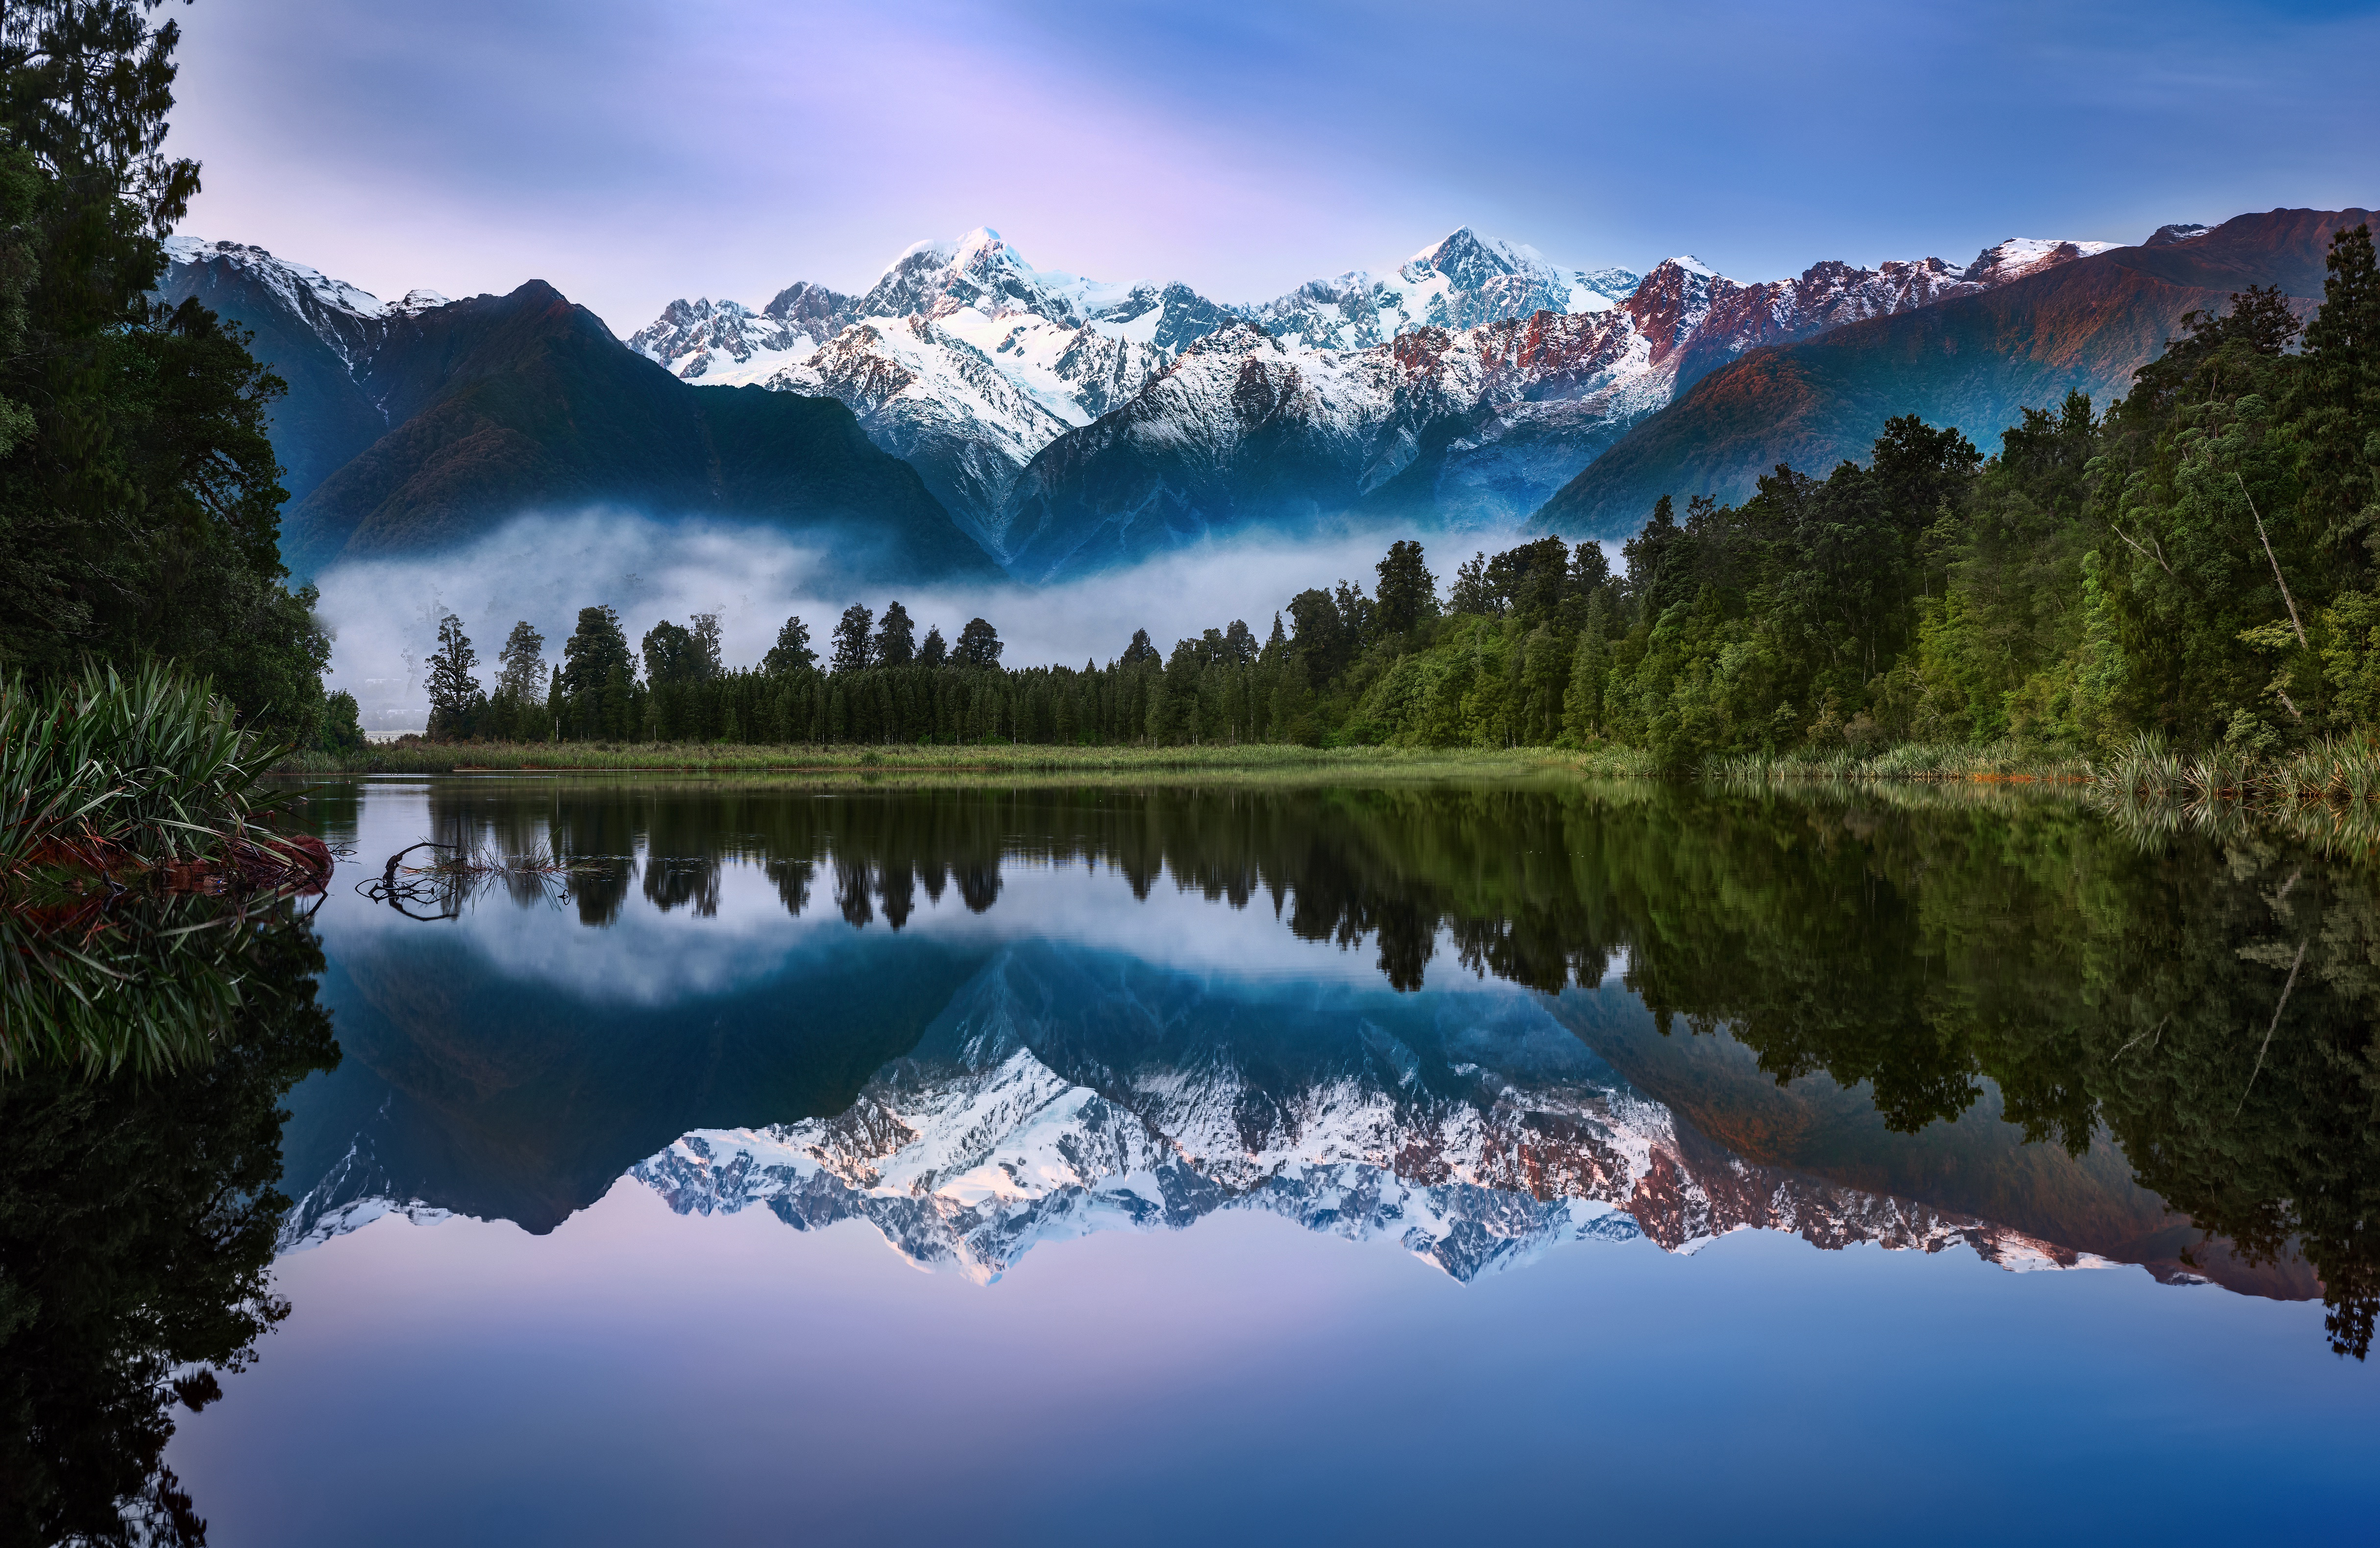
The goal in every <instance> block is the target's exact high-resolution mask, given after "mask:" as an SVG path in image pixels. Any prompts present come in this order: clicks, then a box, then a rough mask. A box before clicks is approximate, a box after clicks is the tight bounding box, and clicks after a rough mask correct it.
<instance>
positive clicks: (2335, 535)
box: [431, 226, 2380, 769]
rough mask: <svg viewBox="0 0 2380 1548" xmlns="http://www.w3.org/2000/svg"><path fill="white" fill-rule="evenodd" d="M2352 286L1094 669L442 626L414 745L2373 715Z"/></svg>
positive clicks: (2262, 295)
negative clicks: (1686, 493)
mask: <svg viewBox="0 0 2380 1548" xmlns="http://www.w3.org/2000/svg"><path fill="white" fill-rule="evenodd" d="M2375 470H2380V277H2375V274H2374V253H2373V245H2372V240H2371V236H2370V234H2369V232H2368V231H2367V230H2366V229H2365V228H2364V227H2362V226H2353V227H2350V228H2347V229H2345V230H2342V231H2340V232H2339V233H2338V234H2337V236H2336V237H2335V239H2334V241H2333V243H2332V245H2331V250H2330V253H2329V257H2328V274H2327V279H2326V283H2325V296H2324V300H2323V302H2322V304H2321V306H2320V308H2319V310H2318V311H2316V313H2315V314H2314V316H2313V319H2312V320H2311V321H2310V322H2304V323H2301V320H2300V319H2299V318H2298V316H2297V315H2296V313H2295V312H2294V311H2293V310H2292V308H2291V305H2290V303H2289V300H2288V298H2287V297H2285V296H2281V295H2280V294H2279V293H2278V292H2277V291H2275V290H2271V289H2250V290H2248V291H2244V292H2241V293H2240V294H2239V295H2236V296H2233V297H2232V300H2231V305H2230V306H2229V307H2228V308H2227V309H2226V310H2224V311H2223V312H2221V313H2220V314H2204V313H2192V314H2190V315H2189V316H2188V317H2186V318H2184V319H2183V320H2182V333H2181V336H2180V337H2179V338H2177V339H2174V340H2170V341H2168V347H2167V349H2166V351H2165V353H2164V354H2163V356H2162V357H2160V358H2159V359H2158V360H2156V361H2155V363H2154V364H2152V365H2150V366H2149V367H2147V368H2145V369H2143V370H2142V372H2141V373H2140V375H2139V378H2138V380H2137V381H2136V382H2135V384H2134V386H2133V388H2132V390H2131V393H2129V394H2127V395H2126V396H2125V397H2123V398H2122V399H2120V400H2119V401H2117V402H2116V403H2114V404H2113V405H2109V406H2108V407H2107V410H2106V411H2105V412H2104V413H2101V412H2100V411H2099V410H2098V408H2097V406H2096V405H2094V404H2093V402H2092V401H2091V400H2090V399H2089V398H2087V397H2085V396H2083V394H2081V393H2070V394H2069V395H2068V397H2067V398H2066V400H2065V401H2064V402H2063V403H2062V404H2059V405H2057V406H2056V407H2055V408H2052V409H2042V408H2028V409H2026V410H2024V411H2023V414H2022V420H2021V422H2020V423H2019V424H2017V425H2016V426H2014V427H2012V428H2011V429H2008V430H2007V431H2005V432H2004V433H2003V434H2002V436H2001V437H2000V447H1999V450H1998V453H1997V454H1994V455H1992V456H1989V457H1986V456H1985V455H1984V454H1982V453H1981V452H1979V451H1978V450H1977V449H1976V447H1975V446H1974V445H1973V443H1971V442H1970V441H1968V440H1967V438H1966V437H1965V436H1964V435H1962V434H1961V432H1960V431H1959V430H1957V429H1952V428H1936V427H1933V426H1929V425H1927V424H1925V423H1924V422H1923V421H1922V420H1920V419H1918V418H1917V417H1914V416H1903V417H1900V418H1897V419H1893V420H1891V421H1890V422H1889V423H1888V424H1887V426H1886V427H1885V430H1884V433H1883V434H1882V435H1881V436H1879V437H1878V438H1877V440H1876V442H1875V445H1874V448H1873V451H1872V454H1871V455H1870V457H1869V459H1868V461H1867V462H1866V463H1865V464H1864V465H1862V464H1858V463H1853V462H1849V461H1846V462H1843V463H1842V464H1840V466H1837V467H1836V468H1834V469H1833V471H1831V472H1830V473H1828V475H1827V476H1826V477H1824V478H1817V477H1815V476H1813V475H1810V474H1806V473H1803V472H1801V471H1799V470H1797V469H1794V468H1792V467H1790V466H1779V467H1778V468H1777V470H1776V471H1775V472H1774V473H1773V474H1771V475H1769V476H1768V477H1767V478H1762V479H1760V480H1759V484H1758V488H1757V491H1756V492H1755V494H1754V495H1753V496H1752V497H1751V498H1749V499H1747V500H1745V501H1743V502H1742V503H1741V504H1737V505H1722V504H1719V503H1718V502H1715V501H1713V500H1710V499H1708V498H1706V497H1695V498H1693V499H1690V500H1689V501H1688V502H1686V505H1685V509H1684V510H1683V512H1682V513H1681V512H1680V511H1679V510H1678V508H1677V506H1676V503H1675V502H1673V501H1672V500H1671V499H1670V498H1669V497H1667V496H1664V497H1663V498H1662V499H1661V500H1660V501H1659V502H1658V504H1657V505H1656V506H1655V508H1654V510H1653V511H1652V513H1651V514H1650V517H1649V519H1648V520H1647V522H1646V524H1645V527H1644V528H1643V530H1642V531H1640V532H1639V533H1638V534H1637V535H1636V536H1635V537H1634V538H1631V539H1630V540H1629V541H1628V542H1627V543H1626V544H1625V545H1624V547H1623V549H1622V550H1621V560H1622V562H1621V567H1620V568H1619V569H1618V570H1614V569H1613V568H1612V567H1611V565H1610V563H1609V560H1608V557H1607V555H1606V553H1605V550H1603V548H1602V547H1601V546H1599V545H1597V544H1596V543H1592V542H1583V543H1578V544H1575V545H1573V544H1571V543H1568V542H1566V541H1564V540H1563V539H1562V538H1558V537H1547V538H1539V539H1537V540H1536V541H1533V542H1527V543H1523V544H1521V545H1519V546H1517V547H1514V548H1512V549H1508V550H1504V551H1502V552H1500V553H1496V554H1493V555H1490V554H1488V553H1487V552H1485V551H1481V552H1478V553H1475V554H1474V555H1473V556H1472V557H1471V558H1470V559H1468V560H1466V561H1463V562H1461V563H1460V564H1459V565H1457V566H1456V568H1455V570H1454V573H1453V574H1452V576H1451V579H1450V581H1449V582H1448V584H1447V585H1446V586H1445V587H1443V590H1442V592H1441V587H1440V584H1439V577H1438V575H1437V574H1434V573H1433V572H1432V570H1431V569H1430V567H1429V564H1428V562H1427V558H1426V555H1425V553H1424V550H1423V549H1422V546H1421V544H1420V543H1419V542H1417V541H1413V540H1405V541H1400V542H1397V543H1395V544H1392V545H1391V546H1390V549H1389V550H1388V552H1387V554H1386V555H1385V556H1384V557H1383V558H1382V559H1381V560H1380V562H1378V565H1376V566H1375V575H1374V586H1373V589H1372V591H1371V592H1370V594H1369V595H1366V591H1365V589H1364V587H1362V586H1360V585H1351V584H1349V583H1348V582H1346V581H1342V582H1340V583H1339V584H1338V585H1337V586H1336V587H1332V588H1329V589H1324V588H1315V589H1310V590H1306V591H1303V592H1300V593H1298V594H1297V595H1296V596H1294V597H1292V598H1290V599H1288V601H1287V602H1286V603H1285V604H1284V605H1283V607H1282V608H1281V611H1278V612H1276V613H1275V614H1274V616H1273V619H1272V621H1271V626H1270V629H1269V632H1268V633H1267V634H1266V635H1264V636H1263V637H1262V638H1259V637H1258V635H1257V632H1256V631H1255V630H1253V629H1251V628H1250V627H1249V625H1248V624H1247V623H1246V622H1245V621H1244V620H1234V621H1233V622H1232V623H1229V624H1226V625H1223V626H1220V627H1217V628H1210V629H1208V630H1206V631H1204V632H1203V633H1202V634H1201V635H1199V636H1198V637H1196V638H1194V639H1182V640H1178V641H1176V642H1175V643H1174V645H1173V647H1172V649H1171V650H1170V651H1163V650H1160V648H1159V647H1157V646H1156V644H1155V643H1154V642H1153V641H1152V640H1151V639H1150V638H1149V636H1148V634H1147V631H1146V630H1141V631H1138V632H1136V633H1135V635H1134V636H1133V638H1132V640H1131V641H1130V643H1129V644H1127V645H1126V646H1125V647H1124V648H1123V651H1122V652H1121V653H1120V654H1119V655H1117V656H1115V657H1114V658H1111V659H1110V660H1109V661H1108V662H1107V663H1106V664H1105V665H1099V664H1098V663H1096V662H1086V663H1084V665H1083V666H1082V667H1081V668H1079V669H1077V668H1073V667H1068V666H1035V667H1011V666H1004V665H1002V661H1001V642H1000V638H999V635H998V632H997V631H996V630H995V629H993V627H992V626H991V625H990V623H987V622H985V621H984V620H982V619H980V618H978V619H976V620H973V621H972V622H970V623H968V624H967V625H966V627H965V629H964V630H962V631H961V632H960V635H959V637H958V639H957V641H956V642H955V643H946V642H945V641H944V640H943V638H942V635H941V631H940V630H939V629H930V630H929V631H928V632H927V634H926V635H925V637H924V639H923V640H922V641H920V640H918V639H917V632H916V624H915V623H914V621H913V620H912V619H911V618H910V617H909V614H908V613H907V611H905V609H904V608H903V607H902V605H901V604H900V603H898V602H893V603H892V604H891V605H890V606H888V607H887V608H886V609H885V610H884V613H883V615H882V617H881V618H878V617H877V616H876V615H875V614H873V613H872V612H871V611H869V610H868V608H866V607H864V606H858V605H854V606H852V607H850V608H848V609H846V610H845V611H844V613H843V615H842V617H841V618H840V619H839V620H838V621H837V622H836V623H835V624H834V626H833V628H832V631H831V634H830V637H829V641H828V651H827V654H826V656H825V658H824V659H820V654H819V652H818V651H817V650H815V649H813V648H812V646H811V643H810V641H811V635H810V632H809V629H808V627H807V624H806V623H804V622H803V621H802V620H801V619H799V618H793V619H789V620H787V621H786V623H785V624H784V627H783V631H782V632H781V634H780V635H779V638H778V642H777V644H776V646H775V647H773V648H771V650H770V651H769V652H768V653H767V655H766V656H765V657H764V658H763V659H762V660H761V661H759V663H757V664H756V665H754V666H751V667H748V668H740V669H729V668H727V667H725V666H723V665H722V662H721V661H720V659H719V635H718V620H717V619H716V618H715V617H713V616H711V615H709V614H698V615H696V616H695V618H694V619H693V620H692V621H691V622H690V624H688V625H680V624H678V623H674V622H669V621H663V622H662V623H656V624H655V625H654V626H653V628H652V629H651V630H650V632H648V633H647V634H646V635H644V636H643V638H642V640H641V642H640V644H639V647H638V648H637V649H633V650H632V649H631V648H630V646H629V642H628V639H627V636H626V634H625V631H624V630H623V628H622V626H621V623H620V621H619V619H618V618H617V616H616V615H615V614H614V613H613V611H612V610H610V609H608V608H601V607H598V608H589V609H586V610H584V611H581V612H580V614H579V617H578V623H577V629H576V631H575V632H574V633H573V634H572V635H571V636H570V639H569V641H568V642H567V643H566V644H565V647H564V650H563V658H564V659H563V663H562V665H560V666H559V667H551V668H550V667H547V666H545V665H544V664H543V662H542V658H541V657H540V654H539V652H540V649H541V647H542V643H543V642H542V640H541V639H540V636H539V635H538V634H537V631H536V630H534V629H533V628H531V627H530V625H529V624H528V623H517V624H516V625H514V628H513V631H512V633H511V635H509V636H508V637H507V639H506V642H505V645H504V649H503V651H502V652H501V654H500V657H499V660H498V663H497V671H496V676H495V686H494V688H493V689H492V691H483V690H482V688H481V685H480V683H479V682H478V679H477V677H476V676H475V675H474V670H473V669H474V662H475V660H476V658H475V656H474V655H473V654H472V650H471V647H470V643H469V641H468V638H467V637H466V636H465V635H464V634H463V625H462V624H461V623H460V622H459V621H458V620H455V619H453V618H451V617H450V618H449V619H448V620H447V621H446V623H445V624H444V626H443V629H442V633H441V637H440V647H439V651H438V653H437V654H436V655H435V656H433V657H432V659H431V702H432V705H433V716H432V721H431V734H432V735H434V736H488V737H495V738H507V739H528V740H537V739H540V738H545V737H555V738H567V739H583V740H601V741H622V742H625V741H638V740H644V741H727V742H745V743H774V742H794V743H810V744H868V743H895V742H898V743H936V744H962V743H968V742H981V741H987V740H998V741H1013V742H1022V743H1034V744H1108V745H1114V744H1152V745H1167V744H1203V743H1233V742H1291V743H1308V744H1331V745H1356V744H1390V745H1399V746H1439V747H1488V748H1494V747H1520V746H1560V747H1577V748H1588V747H1594V746H1598V745H1618V746H1624V747H1633V748H1643V749H1647V750H1650V751H1651V752H1653V753H1654V754H1655V755H1656V756H1657V757H1658V760H1659V761H1660V762H1661V764H1662V765H1663V766H1665V767H1669V768H1681V769H1683V768H1695V767H1698V766H1700V765H1702V764H1703V763H1705V762H1706V761H1707V760H1708V759H1709V758H1711V757H1712V756H1718V755H1729V754H1744V753H1762V754H1788V753H1796V752H1808V751H1822V752H1823V751H1827V750H1829V749H1848V750H1852V751H1871V750H1875V749H1878V748H1881V747H1883V746H1886V745H1889V744H1896V743H1901V742H1908V741H1923V742H1931V743H1942V744H1983V743H1992V742H1998V741H2002V740H2012V741H2015V742H2017V743H2020V744H2024V745H2026V746H2028V747H2031V748H2034V749H2039V750H2045V751H2063V752H2083V753H2087V752H2093V751H2098V750H2102V749H2105V748H2107V747H2109V746H2111V745H2113V744H2117V743H2119V742H2120V741H2123V740H2125V739H2127V738H2130V737H2132V736H2135V735H2139V734H2141V733H2151V734H2155V735H2158V736H2161V737H2163V738H2165V739H2167V740H2168V742H2170V743H2172V744H2178V745H2180V746H2183V747H2187V748H2208V747H2213V746H2217V745H2224V746H2230V747H2235V748H2238V749H2240V750H2242V751H2244V752H2246V753H2249V754H2253V755H2262V754H2268V753H2273V752H2277V751H2280V750H2285V749H2286V748H2288V747H2289V746H2292V745H2296V744H2303V743H2305V742H2307V741H2309V740H2311V739H2314V738H2318V737H2322V736H2325V735H2334V734H2349V735H2354V736H2362V735H2363V734H2365V733H2367V732H2369V731H2370V730H2371V729H2372V728H2373V727H2374V725H2375V723H2380V571H2375V564H2380V560H2375V545H2380V498H2375V484H2374V477H2375Z"/></svg>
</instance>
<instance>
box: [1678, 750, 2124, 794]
mask: <svg viewBox="0 0 2380 1548" xmlns="http://www.w3.org/2000/svg"><path fill="white" fill-rule="evenodd" d="M1702 772H1703V775H1704V777H1705V778H1706V779H1712V780H1723V781H1727V782H1730V783H1736V782H1743V783H1752V784H1765V783H1768V782H1770V781H1776V780H1850V781H1863V780H1877V781H1903V780H1915V781H1920V782H1944V783H1956V782H1959V781H1961V780H1983V781H1986V782H2008V783H2020V782H2033V781H2037V782H2045V783H2051V784H2083V783H2087V782H2089V781H2090V780H2092V779H2093V777H2094V770H2093V768H2092V765H2091V762H2090V760H2089V759H2087V758H2082V757H2076V756H2071V755H2066V754H2056V753H2043V752H2038V751H2034V750H2030V749H2027V748H2023V747H2020V746H2019V745H2017V744H2015V743H2013V742H1991V743H1984V744H1962V743H1928V742H1904V743H1900V744H1898V745H1895V746H1891V747H1884V748H1879V749H1877V750H1876V751H1875V752H1873V753H1865V752H1856V751H1853V750H1852V749H1851V748H1848V747H1837V748H1832V749H1828V750H1824V751H1821V750H1816V749H1804V750H1803V751H1800V752H1795V753H1788V754H1785V755H1783V756H1769V755H1767V754H1759V753H1754V754H1746V755H1744V756H1736V757H1718V758H1713V759H1712V760H1711V761H1710V762H1709V763H1708V764H1706V765H1705V766H1704V768H1703V770H1702Z"/></svg>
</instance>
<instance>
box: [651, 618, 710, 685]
mask: <svg viewBox="0 0 2380 1548" xmlns="http://www.w3.org/2000/svg"><path fill="white" fill-rule="evenodd" d="M639 643H640V647H641V652H642V654H643V656H644V661H645V681H646V682H647V683H650V684H651V685H652V686H653V687H656V688H677V687H683V686H685V685H686V684H687V683H699V682H701V681H702V680H703V679H704V678H705V677H706V676H707V675H709V674H708V673H707V672H705V671H704V670H703V659H702V647H701V644H700V642H698V640H697V639H696V638H695V637H694V635H692V634H691V633H689V632H688V631H687V630H686V629H683V628H681V627H679V626H678V625H677V624H675V623H671V622H670V621H669V620H668V619H666V618H664V619H662V621H661V622H660V623H656V624H654V625H653V626H652V627H651V628H650V629H648V630H646V631H645V637H644V639H643V640H642V641H641V642H639Z"/></svg>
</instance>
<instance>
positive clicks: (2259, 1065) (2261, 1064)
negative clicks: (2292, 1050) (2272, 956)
mask: <svg viewBox="0 0 2380 1548" xmlns="http://www.w3.org/2000/svg"><path fill="white" fill-rule="evenodd" d="M2305 953H2306V943H2305V942H2304V941H2300V942H2298V954H2297V957H2296V959H2295V960H2294V961H2291V962H2290V963H2289V982H2288V983H2286V984H2283V985H2282V986H2281V1003H2280V1004H2278V1005H2276V1006H2274V1007H2273V1024H2272V1025H2271V1026H2268V1027H2266V1028H2265V1041H2264V1043H2263V1044H2262V1045H2261V1046H2259V1047H2258V1048H2257V1049H2256V1068H2255V1069H2253V1070H2249V1071H2248V1083H2247V1084H2246V1085H2244V1086H2242V1087H2240V1106H2239V1107H2234V1108H2232V1109H2231V1116H2232V1117H2233V1118H2238V1117H2239V1116H2240V1108H2241V1107H2246V1106H2247V1105H2248V1094H2249V1093H2250V1092H2252V1091H2253V1090H2255V1089H2256V1077H2257V1076H2258V1075H2261V1074H2263V1073H2264V1072H2265V1049H2266V1048H2269V1047H2271V1046H2273V1034H2274V1032H2275V1031H2276V1030H2277V1028H2278V1027H2279V1026H2280V1024H2281V1012H2282V1011H2284V1010H2288V1009H2289V991H2290V990H2291V989H2294V988H2296V987H2297V986H2298V969H2300V968H2301V967H2303V966H2304V965H2305Z"/></svg>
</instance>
